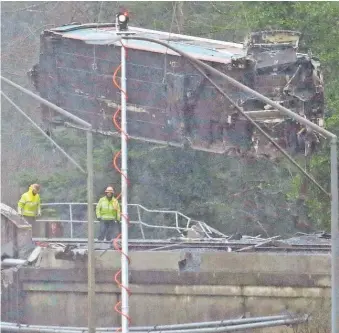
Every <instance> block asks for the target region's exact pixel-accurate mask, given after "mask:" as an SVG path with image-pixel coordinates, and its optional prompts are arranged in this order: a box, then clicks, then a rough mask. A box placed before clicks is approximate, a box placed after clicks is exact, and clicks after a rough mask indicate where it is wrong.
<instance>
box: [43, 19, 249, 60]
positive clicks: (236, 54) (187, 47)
mask: <svg viewBox="0 0 339 333" xmlns="http://www.w3.org/2000/svg"><path fill="white" fill-rule="evenodd" d="M48 31H49V32H51V33H53V34H57V35H61V36H62V37H63V38H69V39H75V40H82V41H84V42H87V43H89V44H94V45H110V44H113V45H117V46H120V45H121V44H120V42H112V41H113V40H114V39H115V38H116V37H117V32H116V29H115V25H114V24H108V23H106V24H105V23H101V24H98V25H97V24H70V25H65V26H62V27H58V28H53V29H50V30H48ZM129 32H132V33H134V34H135V35H136V36H139V37H148V38H154V39H157V40H161V41H163V42H166V43H169V44H170V45H172V46H173V47H176V48H178V49H180V50H181V51H183V52H186V53H188V54H189V55H191V56H193V57H195V58H197V59H199V60H205V61H211V62H218V63H225V64H227V63H230V62H231V60H232V59H238V58H243V57H244V56H245V55H246V52H245V50H244V47H243V44H237V43H231V42H225V41H220V40H213V39H207V38H200V37H194V36H188V35H180V34H173V33H168V32H164V31H156V30H150V29H143V28H136V27H129ZM124 44H125V45H126V46H127V47H128V48H130V49H135V50H141V51H148V52H155V53H161V54H173V55H177V53H176V52H174V51H172V50H170V49H168V48H167V47H165V46H162V45H159V44H155V43H152V42H148V41H141V40H128V41H127V40H126V41H125V43H124Z"/></svg>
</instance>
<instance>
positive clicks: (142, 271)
mask: <svg viewBox="0 0 339 333" xmlns="http://www.w3.org/2000/svg"><path fill="white" fill-rule="evenodd" d="M101 254H102V252H98V253H97V260H96V293H97V294H96V300H95V304H96V306H95V309H96V311H97V317H96V318H97V323H96V324H97V326H114V325H119V324H120V317H119V315H118V314H116V313H115V311H114V305H115V304H116V302H117V301H118V300H119V299H120V290H119V289H118V287H117V286H116V284H115V282H114V274H115V272H116V271H117V270H118V269H119V268H120V254H119V253H117V252H115V251H107V252H105V253H104V255H102V256H100V255H101ZM183 261H184V264H183ZM190 261H191V262H190ZM37 265H38V266H39V267H22V268H20V270H19V280H20V283H19V284H18V286H20V290H19V293H20V313H21V315H20V316H19V317H18V319H19V321H20V322H21V323H25V324H41V325H62V326H64V325H67V326H86V322H87V263H86V261H76V262H74V261H63V260H56V259H55V258H54V253H53V251H51V250H45V251H44V253H43V255H42V257H41V261H40V262H38V263H37ZM130 287H131V290H132V296H131V298H130V314H131V317H132V319H133V325H153V324H171V323H185V322H190V321H193V322H194V321H204V320H220V319H226V318H234V317H236V316H240V315H242V314H244V313H247V314H250V315H252V316H256V315H274V314H279V313H282V312H284V311H291V312H303V313H305V312H312V311H313V310H315V309H318V308H319V304H323V303H324V302H325V303H326V302H327V301H328V299H329V297H330V258H329V256H327V255H295V254H286V255H283V254H274V255H272V254H265V253H258V254H257V253H220V252H215V253H211V252H210V253H206V252H205V253H198V254H197V253H191V254H190V255H188V252H187V251H176V252H152V251H145V252H132V253H131V265H130ZM277 329H278V328H276V329H275V330H276V331H274V332H279V331H277ZM258 332H259V331H258ZM260 332H261V331H260ZM270 332H271V331H270ZM272 332H273V331H272Z"/></svg>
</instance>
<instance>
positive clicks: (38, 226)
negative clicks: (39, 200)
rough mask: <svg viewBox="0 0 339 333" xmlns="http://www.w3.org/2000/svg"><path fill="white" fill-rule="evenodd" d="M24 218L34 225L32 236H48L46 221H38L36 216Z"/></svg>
mask: <svg viewBox="0 0 339 333" xmlns="http://www.w3.org/2000/svg"><path fill="white" fill-rule="evenodd" d="M23 218H24V219H25V220H26V221H27V222H28V223H29V224H30V225H31V226H32V237H38V238H39V237H46V235H45V229H44V228H45V225H44V223H42V222H37V221H36V217H35V216H23Z"/></svg>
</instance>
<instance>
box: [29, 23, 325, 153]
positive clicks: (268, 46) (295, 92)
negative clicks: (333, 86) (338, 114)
mask: <svg viewBox="0 0 339 333" xmlns="http://www.w3.org/2000/svg"><path fill="white" fill-rule="evenodd" d="M129 30H130V31H131V32H133V33H135V34H136V35H138V36H143V37H151V38H154V39H158V40H162V41H164V42H167V43H169V44H170V45H173V46H174V47H176V48H178V49H180V50H182V51H184V52H186V53H188V54H190V55H191V56H193V57H195V58H197V59H199V60H201V61H204V62H206V63H208V64H209V65H211V66H213V67H214V68H216V69H218V70H220V71H222V72H224V73H226V74H227V75H230V76H231V77H233V78H234V79H236V80H238V81H239V82H241V83H243V84H245V85H247V86H249V87H250V88H252V89H253V90H256V91H258V92H260V93H262V94H264V95H265V96H267V97H269V98H271V99H273V100H274V101H276V102H278V103H280V104H281V105H284V106H286V107H288V108H289V109H291V110H293V111H294V112H296V113H298V114H300V115H302V116H304V117H306V118H307V119H309V120H311V121H313V122H315V123H317V124H319V125H320V126H323V122H324V121H323V120H324V94H323V82H322V74H321V71H320V67H319V62H318V61H317V60H316V59H314V58H313V57H311V56H309V55H307V54H300V53H298V42H299V38H300V35H299V33H297V32H293V31H281V30H280V31H266V32H258V33H252V34H251V35H250V36H249V38H248V39H247V40H246V42H245V43H244V44H236V43H229V42H225V41H220V40H211V39H205V38H199V37H192V36H185V35H178V34H169V33H166V32H160V31H154V30H149V29H141V28H134V27H130V28H129ZM115 34H116V29H115V25H114V24H99V25H97V24H83V25H81V24H71V25H67V26H62V27H59V28H54V29H50V30H45V31H44V32H43V33H42V34H41V45H40V59H39V63H38V64H37V65H35V66H34V67H33V69H32V70H31V71H30V73H29V74H30V77H31V79H32V81H33V83H34V85H35V88H36V90H37V91H38V92H39V93H40V95H41V96H42V97H43V98H45V99H47V100H49V101H51V102H53V103H55V104H56V105H58V106H60V107H62V108H64V109H66V110H68V111H70V112H72V113H74V114H75V115H77V116H79V117H81V118H83V119H84V120H86V121H88V122H90V123H91V124H92V126H93V128H94V129H96V130H101V131H110V132H114V131H116V129H115V128H114V125H113V123H112V115H113V114H114V112H115V111H116V109H117V108H118V107H119V105H120V91H119V90H118V89H117V88H116V87H115V86H114V85H113V82H112V76H113V72H114V71H115V69H116V68H117V67H118V66H119V64H120V47H121V44H120V43H118V42H116V43H114V44H109V43H106V44H102V43H99V42H98V43H95V42H94V43H93V41H92V42H91V44H88V41H89V40H90V39H95V40H100V39H102V40H104V39H108V38H109V37H111V38H112V37H114V36H115ZM125 45H126V47H127V52H128V56H127V73H126V75H127V94H128V100H127V126H128V133H129V135H130V136H131V138H135V139H139V140H144V141H150V142H158V143H164V144H173V145H177V146H184V145H189V146H191V147H192V148H194V149H200V150H207V151H213V152H217V153H226V154H237V155H239V154H242V155H244V154H245V155H246V154H254V155H256V156H260V155H261V156H262V155H264V156H266V157H275V156H277V152H276V150H275V148H274V147H273V146H272V144H269V142H268V141H267V140H266V139H264V138H263V137H261V136H260V135H259V134H258V133H256V131H255V130H254V128H253V127H252V125H251V124H250V123H249V122H248V121H247V120H246V119H245V118H244V119H243V118H242V117H241V116H239V115H238V113H237V112H236V109H235V107H234V105H232V104H231V103H230V102H228V101H227V100H225V99H224V97H222V96H221V95H220V93H218V92H217V91H216V90H215V88H213V87H212V85H211V84H210V83H209V82H208V80H207V79H205V78H204V77H203V76H202V75H200V73H199V72H197V71H196V70H195V68H194V67H193V66H192V65H191V64H190V63H189V62H188V61H187V60H186V59H184V58H183V57H181V56H179V55H177V54H176V53H175V52H173V51H172V50H170V49H168V48H166V47H163V46H160V45H158V44H155V43H151V42H145V41H140V40H129V41H128V42H127V41H126V42H125ZM215 79H216V80H217V82H218V84H219V85H220V86H221V87H222V88H223V89H224V90H225V91H226V92H227V94H228V95H229V96H230V97H231V98H232V100H233V101H235V103H237V104H238V105H239V106H241V107H242V108H243V110H244V111H245V112H246V113H248V114H249V115H250V116H251V117H252V119H254V120H256V121H257V122H258V123H259V124H260V126H262V128H264V129H265V131H267V132H268V133H269V134H270V135H271V136H272V137H273V138H274V139H275V140H276V141H277V142H278V143H279V144H280V145H281V146H282V147H284V148H285V149H287V150H288V151H289V152H290V153H301V154H305V155H308V154H310V153H311V152H312V150H314V149H315V148H316V147H317V145H318V144H319V142H320V138H319V137H317V136H316V135H315V134H314V133H312V132H310V131H309V130H307V129H306V128H302V127H301V126H300V124H298V123H295V122H294V121H292V120H291V119H288V118H286V117H285V116H283V115H282V114H280V113H279V112H278V111H277V110H273V109H272V108H271V107H269V106H268V105H265V104H263V103H262V102H260V101H259V100H257V99H256V98H255V97H254V96H251V95H249V94H247V93H244V92H243V91H241V90H239V89H236V88H234V87H233V86H231V85H230V84H228V83H227V82H224V81H221V80H220V79H217V78H215ZM41 108H42V113H43V118H44V123H45V126H46V130H47V129H48V130H51V127H52V128H53V126H55V124H56V123H58V122H59V123H60V121H61V123H62V122H63V121H65V120H64V119H61V118H58V117H57V115H56V114H54V113H53V112H52V111H51V110H50V109H48V108H46V107H45V106H41Z"/></svg>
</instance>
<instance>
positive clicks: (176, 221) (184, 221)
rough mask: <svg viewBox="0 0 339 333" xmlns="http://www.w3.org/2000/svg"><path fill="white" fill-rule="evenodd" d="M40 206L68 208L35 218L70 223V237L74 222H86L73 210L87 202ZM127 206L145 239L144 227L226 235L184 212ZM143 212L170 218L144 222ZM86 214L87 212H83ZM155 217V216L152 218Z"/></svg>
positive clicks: (43, 220)
mask: <svg viewBox="0 0 339 333" xmlns="http://www.w3.org/2000/svg"><path fill="white" fill-rule="evenodd" d="M41 206H42V208H43V210H44V208H45V209H46V208H52V207H61V208H63V215H65V212H64V209H65V207H67V209H68V214H66V215H68V217H66V218H64V219H57V218H53V219H52V218H50V219H37V221H38V222H41V223H52V222H58V223H70V238H74V223H87V220H85V219H74V210H75V206H76V207H81V206H84V208H85V209H84V211H87V203H82V202H81V203H78V202H49V203H43V204H42V205H41ZM95 206H96V203H94V205H93V209H94V208H95ZM128 207H129V212H130V213H129V216H130V217H131V216H136V219H130V223H131V224H136V225H138V226H139V228H140V232H141V235H142V238H143V239H146V236H145V230H144V228H151V229H163V230H171V231H175V232H176V233H177V234H178V235H179V236H181V237H185V236H184V234H183V232H185V231H187V230H188V229H190V228H191V227H193V226H197V227H198V229H199V231H200V232H202V233H203V235H204V237H206V238H210V239H211V238H215V237H212V235H213V234H214V235H218V236H220V237H227V236H226V235H224V234H223V233H221V232H220V231H218V230H216V229H214V228H212V227H210V226H209V225H208V224H206V223H205V222H202V221H197V220H194V219H192V218H190V217H188V216H186V215H185V214H183V213H181V212H178V211H174V210H156V209H148V208H146V207H144V206H142V205H140V204H128ZM143 213H151V214H154V215H155V214H162V215H163V216H165V215H166V216H167V219H166V221H168V219H169V218H170V221H171V223H170V225H156V224H151V223H149V222H145V221H144V220H143V216H142V215H143ZM83 215H87V214H83ZM154 219H156V218H154ZM152 220H153V219H152ZM94 222H95V223H99V221H98V220H95V221H94Z"/></svg>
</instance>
